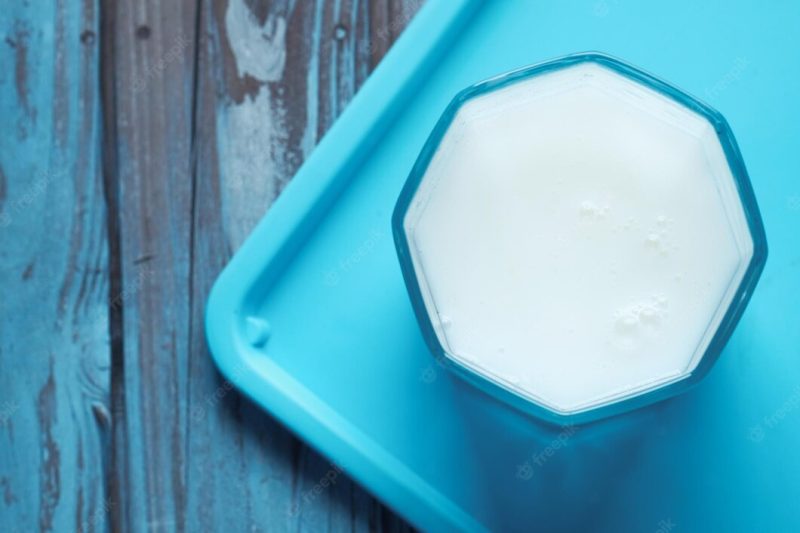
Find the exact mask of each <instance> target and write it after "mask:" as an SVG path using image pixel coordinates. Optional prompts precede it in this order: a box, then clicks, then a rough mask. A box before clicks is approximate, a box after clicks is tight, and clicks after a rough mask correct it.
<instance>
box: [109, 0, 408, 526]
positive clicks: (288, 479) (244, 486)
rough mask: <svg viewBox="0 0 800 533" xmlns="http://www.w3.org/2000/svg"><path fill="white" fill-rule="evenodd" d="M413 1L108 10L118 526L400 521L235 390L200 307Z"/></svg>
mask: <svg viewBox="0 0 800 533" xmlns="http://www.w3.org/2000/svg"><path fill="white" fill-rule="evenodd" d="M417 4H418V2H405V3H400V2H388V3H386V2H372V3H367V2H365V1H317V2H244V1H243V0H230V1H228V2H216V1H211V0H207V1H203V2H197V3H196V2H191V1H188V0H187V1H184V2H179V3H163V2H156V1H150V2H144V3H142V4H140V5H137V6H135V7H133V6H130V5H126V4H124V3H119V4H116V3H115V4H109V5H108V6H107V7H108V9H107V11H106V12H105V14H104V17H105V18H106V19H107V20H108V21H109V22H108V24H109V27H108V31H107V32H106V35H107V37H108V42H106V41H104V45H105V46H104V49H105V51H106V54H111V57H110V58H108V61H109V62H110V63H111V64H113V65H114V68H113V69H109V68H105V69H104V76H105V78H106V79H105V82H104V83H105V85H104V86H108V87H109V92H110V93H111V94H110V95H109V96H108V100H109V102H111V101H113V107H111V106H109V109H111V110H112V111H113V116H110V117H107V118H106V124H107V135H108V136H111V137H113V139H112V140H111V141H109V140H108V139H107V142H108V143H110V145H111V147H112V148H110V149H109V150H107V151H110V150H112V149H113V150H114V151H115V154H114V156H115V157H110V156H109V157H108V159H107V168H106V172H107V174H108V175H111V176H112V177H111V178H110V179H109V182H110V183H111V184H113V187H111V190H110V191H109V197H110V201H111V205H112V208H111V213H112V224H111V225H110V227H113V228H115V231H112V232H111V240H112V250H116V253H115V254H112V257H111V265H112V266H111V269H112V273H114V272H118V274H119V279H120V281H119V285H120V287H121V288H125V287H132V288H134V290H131V291H130V297H129V298H126V299H125V301H124V305H123V306H122V308H121V313H119V314H118V315H114V314H112V317H111V318H112V324H111V330H112V332H114V331H119V332H121V338H120V341H119V342H118V343H114V344H113V345H112V346H113V352H112V359H113V361H114V365H113V369H112V372H113V376H114V377H115V381H112V396H113V403H114V406H115V409H114V412H115V431H114V443H113V446H112V453H113V458H112V459H113V460H112V464H113V470H112V479H113V483H112V490H111V493H112V498H113V500H114V501H119V502H120V505H119V507H118V508H116V509H114V513H113V525H114V527H115V528H118V529H121V530H133V531H141V530H151V531H158V530H177V531H228V530H229V531H286V530H298V531H339V530H348V531H366V530H386V531H393V530H405V529H407V526H406V525H405V524H404V523H403V522H402V521H400V520H399V519H397V518H395V517H394V515H392V514H391V513H390V512H388V511H386V510H385V509H383V508H382V507H381V506H380V505H379V504H378V503H376V502H375V501H374V500H373V499H372V498H371V497H370V496H368V495H367V494H366V493H364V492H363V491H362V490H361V489H360V488H358V487H356V486H355V485H353V484H352V483H351V482H350V481H349V480H347V479H346V478H345V476H344V475H343V474H340V472H339V471H338V469H337V468H336V467H335V466H333V465H331V464H329V463H327V462H326V461H325V460H324V459H322V458H320V457H319V456H318V455H317V454H315V453H314V452H312V451H310V450H308V449H307V448H306V447H305V446H303V445H302V444H301V443H300V442H299V441H298V440H296V439H295V438H294V437H292V436H291V435H290V434H289V433H288V432H287V431H286V430H285V429H284V428H283V427H282V426H280V425H279V424H277V423H276V422H275V421H274V420H272V419H271V418H270V417H268V416H267V415H265V414H263V413H262V412H261V411H260V410H259V409H258V408H256V407H255V406H254V405H253V404H251V403H250V402H248V401H246V400H244V399H243V398H242V397H241V396H239V395H238V394H237V393H236V392H235V391H233V390H232V386H231V385H230V383H228V382H226V381H224V380H223V379H222V378H221V377H220V376H219V375H218V373H217V372H216V370H215V369H214V367H213V364H212V363H211V359H210V357H209V355H208V353H207V350H206V347H205V341H204V337H203V328H202V316H203V306H204V305H205V300H206V296H207V294H208V291H209V290H210V287H211V283H212V282H213V280H214V279H215V277H216V275H217V274H218V272H219V271H220V270H221V268H222V266H223V265H224V264H225V262H226V261H227V259H228V258H229V257H230V255H231V254H232V253H233V252H234V251H235V250H236V248H238V246H239V244H240V243H241V241H242V240H243V239H244V237H245V236H246V234H247V233H248V232H249V231H250V229H251V228H252V226H253V225H255V223H256V222H257V221H258V220H259V219H260V218H261V216H262V215H263V213H264V212H265V210H266V209H267V208H268V207H269V205H270V204H271V202H272V201H273V200H274V199H275V198H276V197H277V196H278V195H279V194H280V192H281V190H282V189H283V187H284V186H285V185H286V183H287V182H288V181H289V180H290V179H291V177H292V175H293V174H294V171H295V170H296V169H297V168H298V167H299V165H300V164H301V163H302V161H303V160H304V159H305V157H306V156H307V155H308V154H309V153H310V152H311V150H312V149H313V147H314V146H315V144H316V142H317V140H318V139H319V137H320V136H321V135H322V134H323V133H324V131H326V130H327V128H328V127H329V126H330V124H331V123H332V122H333V120H334V119H335V117H336V116H337V115H338V113H339V112H340V111H341V109H342V108H343V107H344V105H345V104H346V102H347V101H348V100H349V99H350V98H351V97H352V95H353V94H354V92H355V90H356V89H357V87H358V86H359V85H360V83H361V82H363V80H364V79H365V78H366V75H367V74H368V72H369V70H370V69H371V68H372V67H373V66H374V64H375V62H376V61H377V59H379V58H380V56H381V54H382V53H383V51H385V49H386V48H388V46H389V44H391V42H392V40H393V39H394V37H396V35H397V34H398V33H399V31H400V30H401V29H402V27H403V26H404V25H405V23H406V22H407V21H408V20H409V19H410V17H411V15H412V14H413V12H414V11H415V7H416V5H417ZM104 57H106V56H104ZM115 242H116V243H117V244H116V245H115V244H114V243H115Z"/></svg>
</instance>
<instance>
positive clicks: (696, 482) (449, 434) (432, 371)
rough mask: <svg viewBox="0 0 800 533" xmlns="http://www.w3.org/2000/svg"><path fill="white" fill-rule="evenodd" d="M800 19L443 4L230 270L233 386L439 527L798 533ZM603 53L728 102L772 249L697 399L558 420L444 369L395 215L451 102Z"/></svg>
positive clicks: (500, 2)
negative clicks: (402, 256)
mask: <svg viewBox="0 0 800 533" xmlns="http://www.w3.org/2000/svg"><path fill="white" fill-rule="evenodd" d="M798 27H800V3H797V2H783V3H780V4H776V5H772V6H770V7H769V9H764V8H762V7H760V5H759V4H757V3H755V2H753V3H752V4H750V3H736V4H735V7H732V6H731V5H730V4H729V3H728V2H702V3H697V2H690V1H688V0H687V1H683V0H681V1H673V2H670V3H669V5H666V4H663V3H634V2H626V1H624V0H599V1H589V2H586V3H574V2H554V1H553V2H544V1H543V2H534V1H522V0H520V1H512V0H494V1H486V2H481V1H477V0H430V1H429V3H428V4H427V5H426V6H425V7H424V8H423V9H422V11H421V12H420V14H419V15H418V16H417V18H416V19H415V20H414V21H413V22H412V24H411V26H410V27H409V29H408V30H407V31H406V32H405V34H404V35H403V36H402V37H401V39H400V40H399V41H398V42H397V43H396V44H395V46H394V47H393V48H392V50H391V51H390V53H389V54H388V55H387V57H386V58H385V59H384V61H383V62H382V63H381V65H380V66H379V67H378V69H377V70H376V72H375V73H374V74H373V76H372V77H371V78H370V79H369V80H368V81H367V83H366V84H365V85H364V87H363V88H362V90H361V91H360V92H359V94H358V95H357V96H356V98H355V99H354V100H353V102H352V103H351V104H350V106H349V107H348V109H347V110H346V112H345V113H344V115H343V116H342V117H341V119H340V120H339V121H338V122H337V123H336V124H335V125H334V127H333V128H332V129H331V131H330V132H329V133H328V135H327V136H326V137H325V139H324V140H323V141H322V143H321V144H320V145H319V147H318V148H317V149H316V150H315V152H314V153H313V154H312V156H311V158H309V160H308V161H307V162H306V164H305V165H304V166H303V168H302V169H301V170H300V172H299V173H298V175H297V176H296V177H295V178H294V180H293V181H292V183H291V184H290V185H289V187H287V189H286V191H285V192H284V193H283V195H282V196H281V198H280V199H279V201H278V202H277V203H276V204H275V205H274V206H273V208H272V209H271V210H270V212H269V214H268V216H267V217H265V219H264V220H262V222H261V223H260V224H259V225H258V227H257V228H256V230H255V231H254V232H253V235H251V237H250V238H249V239H248V240H247V242H246V243H245V244H244V246H243V247H242V248H241V250H240V251H239V252H238V253H237V255H236V256H235V257H234V259H233V260H232V261H231V263H230V264H229V265H228V267H227V268H226V269H225V271H224V272H223V274H222V275H221V276H220V279H219V280H218V282H217V284H216V285H215V287H214V290H213V292H212V295H211V297H210V301H209V305H208V312H207V334H208V338H209V343H210V346H211V349H212V352H213V354H214V356H215V359H216V361H217V364H218V365H219V367H220V369H221V371H222V372H223V373H224V374H225V375H226V376H227V377H228V378H229V379H231V380H232V381H233V383H234V384H235V385H237V386H238V387H239V388H240V389H241V390H243V391H244V392H245V393H247V394H248V395H249V396H251V397H252V398H253V399H254V400H255V401H256V402H258V403H259V404H260V405H262V406H263V407H264V408H265V409H267V410H269V411H270V412H271V413H273V414H274V415H275V416H276V417H278V418H279V419H280V420H281V421H283V423H285V424H286V425H287V426H289V427H290V428H291V429H292V430H294V431H295V432H296V433H297V434H298V435H300V436H301V437H302V438H303V439H305V440H306V441H308V442H309V443H311V444H312V445H313V446H315V447H316V448H317V449H319V450H320V451H321V452H322V453H324V454H325V455H327V456H328V457H329V458H330V459H331V460H333V461H335V462H336V463H337V464H339V465H341V466H342V468H343V469H344V470H345V471H346V472H347V473H349V474H350V475H351V476H353V477H354V478H356V479H357V480H358V481H360V482H361V483H362V484H364V485H365V486H366V487H367V488H368V489H370V490H371V491H372V492H374V493H375V494H376V495H377V496H378V497H380V498H381V499H382V500H383V501H385V502H386V503H387V504H389V505H390V506H391V507H393V508H394V509H395V510H397V511H398V512H399V513H401V514H402V515H404V516H405V517H406V518H408V519H409V520H410V521H411V522H412V523H414V524H415V525H417V526H419V527H421V528H423V529H425V530H429V531H446V530H462V531H481V530H492V531H531V530H539V531H553V530H563V531H576V530H593V531H632V530H636V531H662V532H667V531H673V530H675V531H677V530H681V531H722V530H725V531H753V530H761V531H784V530H791V529H792V528H794V529H795V530H796V529H797V527H798V526H800V506H798V505H797V502H798V501H800V454H798V453H797V446H798V443H799V442H800V328H798V325H800V231H799V230H800V180H798V178H797V176H799V175H800V159H798V158H797V157H796V154H797V152H798V148H800V140H799V139H800V99H798V98H797V95H798V94H800V62H798V61H796V60H795V59H792V58H793V55H795V54H794V52H795V51H797V50H798V49H800V32H798V31H797V28H798ZM592 49H594V50H600V51H603V52H607V53H610V54H612V55H616V56H619V57H621V58H623V59H626V60H628V61H630V62H631V63H633V64H636V65H638V66H640V67H642V68H644V69H647V70H650V71H651V72H654V73H656V74H657V75H659V76H661V77H663V78H665V79H667V80H669V81H671V82H673V83H675V84H676V85H678V86H680V87H682V88H684V89H686V90H687V91H688V92H691V93H694V94H696V95H697V96H699V97H700V98H701V99H706V100H708V101H709V103H711V104H712V105H713V106H714V107H717V108H718V109H719V110H720V111H722V113H723V114H724V115H725V116H726V118H727V119H728V121H729V123H730V124H731V126H732V128H733V130H734V133H735V134H736V136H737V139H738V140H739V144H740V147H741V150H742V153H743V156H744V159H745V162H746V163H747V165H748V170H749V173H750V177H751V179H752V182H753V186H754V189H755V192H756V195H757V197H758V200H759V205H760V207H761V210H762V214H763V218H764V224H765V226H766V228H767V234H768V237H767V238H768V240H769V242H770V246H771V252H770V253H771V256H770V259H769V261H768V264H767V268H766V270H765V272H764V276H763V277H762V281H761V283H760V284H759V286H758V288H757V289H756V292H755V294H754V296H753V299H752V301H751V303H750V306H749V307H748V309H747V311H746V312H745V314H744V316H743V318H742V321H741V322H740V325H739V327H738V328H737V330H736V332H735V333H734V335H733V337H732V339H731V341H730V342H729V344H728V346H727V347H726V349H725V350H724V352H723V354H722V356H721V358H720V361H719V362H718V364H717V365H716V367H715V368H714V369H713V370H712V372H711V374H710V375H709V377H708V378H707V379H706V380H705V381H704V382H702V383H701V384H700V385H699V386H698V387H697V388H695V389H694V390H693V391H691V392H690V393H688V394H686V395H683V396H681V397H679V398H676V399H674V400H670V401H668V402H664V403H661V404H658V405H655V406H652V407H650V408H647V409H643V410H640V411H636V412H634V413H631V414H629V415H625V416H621V417H617V418H614V419H611V420H605V421H601V422H598V423H595V424H593V425H591V426H585V427H570V428H565V429H561V428H556V427H550V426H545V425H542V424H541V423H538V422H536V421H534V420H532V419H529V418H526V417H525V416H524V415H521V414H518V413H516V412H513V411H510V410H509V409H508V408H506V407H505V406H503V405H501V404H499V403H497V402H495V401H493V400H491V399H490V398H489V397H488V396H484V395H482V394H481V393H479V392H477V391H476V390H473V389H472V388H470V387H469V386H468V385H466V384H464V383H462V382H461V380H459V379H457V378H454V377H452V376H450V375H449V374H448V373H446V372H445V371H444V369H442V368H440V367H439V366H437V364H436V363H435V362H434V360H433V359H432V358H431V356H430V354H429V352H428V350H427V348H426V346H425V343H424V342H423V339H422V336H421V334H420V331H419V329H418V326H417V323H416V320H415V318H414V314H413V311H412V308H411V304H410V302H409V299H408V295H407V293H406V290H405V287H404V285H403V278H402V275H401V273H400V268H399V265H398V263H397V258H396V254H395V250H394V246H393V243H392V236H391V227H390V218H391V212H392V209H393V207H394V204H395V201H396V199H397V196H398V194H399V192H400V189H401V188H402V185H403V182H404V181H405V179H406V177H407V176H408V173H409V170H410V169H411V167H412V165H413V163H414V160H415V158H416V157H417V155H418V153H419V150H420V148H421V147H422V145H423V143H424V141H425V139H426V137H427V136H428V134H429V133H430V131H431V128H432V127H433V125H434V123H435V121H436V119H437V118H438V117H439V115H440V114H441V112H442V111H443V109H444V107H445V106H446V105H447V103H448V102H449V100H450V99H451V98H452V97H453V95H454V94H455V93H456V92H458V91H459V90H460V89H462V88H464V87H466V86H468V85H470V84H472V83H474V82H476V81H479V80H481V79H485V78H487V77H490V76H492V75H495V74H498V73H501V72H504V71H508V70H511V69H513V68H517V67H521V66H524V65H528V64H531V63H536V62H539V61H541V60H544V59H548V58H551V57H556V56H561V55H565V54H568V53H572V52H576V51H583V50H592ZM676 528H678V529H676ZM787 528H788V529H787Z"/></svg>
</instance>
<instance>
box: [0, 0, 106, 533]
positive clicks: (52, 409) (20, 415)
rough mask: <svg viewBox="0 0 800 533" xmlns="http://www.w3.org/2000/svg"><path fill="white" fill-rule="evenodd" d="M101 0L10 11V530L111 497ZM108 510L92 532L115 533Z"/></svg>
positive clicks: (2, 376)
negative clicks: (102, 417) (103, 414)
mask: <svg viewBox="0 0 800 533" xmlns="http://www.w3.org/2000/svg"><path fill="white" fill-rule="evenodd" d="M97 24H98V12H97V5H96V4H95V3H94V2H93V1H90V0H87V1H84V2H81V3H75V2H72V3H68V2H61V1H52V2H12V3H9V4H8V5H4V7H3V16H2V17H0V37H1V38H0V116H2V117H3V120H2V121H0V169H2V171H0V242H1V243H2V245H1V246H0V289H2V294H3V296H2V298H0V369H2V370H0V494H1V495H2V497H0V531H4V532H12V533H13V532H16V531H19V532H23V531H24V532H27V531H76V530H86V528H82V529H81V528H79V527H78V526H79V525H80V524H84V523H87V521H88V520H89V519H90V518H91V517H93V516H94V514H95V513H96V512H97V511H98V509H101V508H102V506H103V501H104V498H105V492H106V484H105V474H106V470H105V459H104V458H105V457H107V455H108V453H109V448H108V440H107V433H106V432H107V428H106V427H102V426H101V425H99V424H98V422H97V420H96V418H95V416H94V415H93V410H94V409H95V407H94V406H98V405H99V406H102V407H103V408H107V405H108V388H107V385H106V384H107V382H108V359H109V352H108V321H107V316H108V307H107V303H108V276H107V268H106V267H107V263H108V254H107V251H108V242H107V238H106V233H105V225H106V224H105V220H106V218H105V217H106V211H105V204H104V201H103V194H102V186H101V179H100V174H99V158H100V151H99V138H100V132H99V113H100V107H99V96H98V91H97V83H96V82H97V79H98V77H99V71H98V60H97V59H98V56H97V50H96V49H95V48H94V47H87V46H86V45H85V44H84V43H82V42H81V39H80V35H81V33H82V32H84V31H87V30H90V31H96V29H97ZM106 525H107V516H106V514H105V513H101V514H100V516H99V517H98V518H97V519H95V520H94V521H93V526H94V527H93V528H92V530H94V531H96V530H100V531H102V530H105V529H106Z"/></svg>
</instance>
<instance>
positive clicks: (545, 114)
mask: <svg viewBox="0 0 800 533" xmlns="http://www.w3.org/2000/svg"><path fill="white" fill-rule="evenodd" d="M403 225H404V229H405V232H406V235H407V237H408V240H409V246H410V254H411V259H412V261H413V263H414V268H415V271H416V272H417V278H418V281H419V284H420V288H421V290H422V293H423V300H424V303H425V306H426V308H427V311H428V313H429V315H430V316H431V320H432V322H433V325H434V330H435V332H436V335H437V337H438V339H439V342H440V344H441V345H442V346H443V347H444V349H445V351H446V352H447V355H448V357H450V358H452V359H453V360H455V361H457V362H458V363H460V364H462V365H463V366H465V367H467V368H469V369H470V370H472V371H473V372H475V373H478V374H480V375H482V376H484V377H486V378H487V379H489V380H491V381H494V382H495V383H497V384H499V385H500V386H502V387H504V388H506V389H508V390H510V391H512V392H514V393H515V394H518V395H520V396H523V397H525V398H527V399H530V400H532V401H535V402H537V403H539V404H542V405H545V406H547V407H548V408H550V409H552V410H554V411H557V412H560V413H565V414H570V413H576V412H581V411H584V410H587V409H591V408H594V407H597V406H600V405H606V404H608V403H612V402H614V401H617V400H619V399H624V398H628V397H631V396H633V395H636V394H640V393H642V392H645V391H649V390H651V389H655V388H658V387H660V386H663V385H666V384H668V383H671V382H673V381H675V380H678V379H680V378H682V377H685V376H686V375H687V374H689V373H691V372H692V370H693V369H694V368H695V367H696V366H697V364H698V361H699V360H700V358H701V357H702V355H703V353H704V351H705V349H706V347H707V346H708V343H709V341H710V339H711V336H712V335H713V334H714V332H715V331H716V328H717V326H718V325H719V323H720V320H721V318H722V315H723V314H724V313H725V311H726V309H727V307H728V305H729V304H730V302H731V299H732V297H733V293H734V291H735V289H736V288H737V286H738V284H739V282H740V281H741V279H742V277H743V275H744V271H745V269H746V267H747V264H748V262H749V260H750V257H751V256H752V254H753V242H752V238H751V237H750V234H749V232H748V230H747V224H746V220H745V217H744V213H743V210H742V207H741V204H740V202H739V199H738V196H737V193H736V188H735V182H734V179H733V176H732V174H731V171H730V169H729V168H728V164H727V162H726V159H725V155H724V153H723V151H722V148H721V146H720V144H719V141H718V139H717V136H716V133H715V131H714V129H713V127H712V126H711V125H710V124H709V123H708V121H707V120H706V119H705V118H703V117H702V116H700V115H698V114H696V113H695V112H693V111H691V110H689V109H688V108H686V107H684V106H682V105H681V104H679V103H677V102H675V101H673V100H671V99H669V98H667V97H665V96H663V95H661V94H660V93H657V92H656V91H654V90H652V89H650V88H647V87H645V86H643V85H641V84H639V83H637V82H635V81H632V80H630V79H628V78H626V77H624V76H622V75H620V74H618V73H616V72H614V71H612V70H610V69H608V68H606V67H604V66H601V65H599V64H594V63H582V64H578V65H575V66H572V67H567V68H564V69H561V70H555V71H552V72H549V73H545V74H540V75H538V76H536V77H533V78H530V79H527V80H524V81H520V82H518V83H515V84H513V85H510V86H507V87H505V88H503V89H499V90H496V91H494V92H491V93H487V94H484V95H482V96H479V97H477V98H475V99H472V100H470V101H468V102H467V103H466V104H464V106H463V107H462V108H461V109H460V110H459V112H458V114H457V115H456V117H455V119H454V121H453V123H452V125H451V126H450V128H449V130H448V131H447V133H446V134H445V136H444V138H443V139H442V142H441V144H440V145H439V148H438V149H437V151H436V152H435V154H434V156H433V158H432V160H431V162H430V164H429V166H428V168H427V170H426V172H425V176H424V179H423V181H422V183H421V184H420V186H419V188H418V189H417V192H416V194H415V196H414V198H413V199H412V201H411V204H410V207H409V209H408V211H407V213H406V215H405V219H404V223H403Z"/></svg>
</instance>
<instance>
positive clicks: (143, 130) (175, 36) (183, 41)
mask: <svg viewBox="0 0 800 533" xmlns="http://www.w3.org/2000/svg"><path fill="white" fill-rule="evenodd" d="M103 8H104V11H103V50H104V67H103V77H104V80H103V87H104V89H105V90H106V93H107V94H105V95H104V109H105V112H106V114H107V116H106V125H107V127H106V138H107V148H106V152H108V153H106V154H105V155H106V163H105V164H106V168H105V172H106V181H107V183H108V184H109V187H108V188H109V192H108V197H109V205H110V212H109V216H110V217H112V224H110V226H109V227H113V228H114V230H113V232H112V233H111V234H110V238H111V241H112V243H111V244H112V246H111V249H112V250H113V252H114V256H112V258H111V270H112V272H114V273H115V275H116V276H119V281H118V283H119V286H120V287H121V288H122V290H125V288H130V290H129V292H130V295H129V297H127V298H125V299H124V301H123V302H122V305H121V306H120V309H118V310H117V311H118V312H114V313H112V314H111V317H112V324H111V328H112V332H117V333H118V334H119V335H120V336H119V338H115V339H114V340H115V342H114V343H113V344H112V352H113V353H112V360H113V366H112V371H113V374H114V375H113V377H112V384H113V388H112V395H113V398H112V401H113V404H114V432H113V442H112V464H113V468H114V470H113V479H112V484H111V488H110V491H111V499H112V500H113V501H115V502H119V505H118V506H117V507H115V508H113V509H112V524H113V528H114V529H115V530H124V531H173V530H178V531H185V530H186V527H187V517H186V504H185V494H186V468H185V466H186V448H187V439H188V438H189V425H188V421H187V412H186V408H187V404H186V398H187V395H188V388H189V386H190V384H189V381H188V378H187V376H188V374H187V370H188V365H189V359H190V356H191V353H190V350H189V335H190V332H189V331H188V327H189V322H190V320H189V317H190V313H189V310H190V308H191V305H192V294H191V291H190V285H189V280H190V277H191V268H190V258H191V248H190V243H191V225H192V176H191V172H190V150H191V137H192V129H193V126H192V120H193V116H192V108H193V106H192V101H193V79H194V78H193V76H194V55H195V47H194V43H195V37H196V36H195V29H196V16H197V11H196V9H197V6H196V2H195V1H194V0H185V1H175V2H159V1H157V0H151V1H145V2H107V3H104V4H103Z"/></svg>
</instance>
